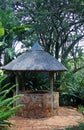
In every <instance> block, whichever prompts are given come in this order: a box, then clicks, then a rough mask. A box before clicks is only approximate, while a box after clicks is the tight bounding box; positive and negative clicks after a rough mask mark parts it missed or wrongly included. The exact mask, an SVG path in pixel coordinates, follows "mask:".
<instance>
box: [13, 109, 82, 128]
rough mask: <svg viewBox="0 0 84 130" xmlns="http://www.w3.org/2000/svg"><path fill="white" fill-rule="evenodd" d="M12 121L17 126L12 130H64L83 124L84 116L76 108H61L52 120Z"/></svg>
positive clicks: (24, 119)
mask: <svg viewBox="0 0 84 130" xmlns="http://www.w3.org/2000/svg"><path fill="white" fill-rule="evenodd" d="M10 121H11V122H12V123H14V124H15V126H13V127H11V128H10V130H64V129H65V128H66V127H70V126H77V125H78V122H83V121H84V116H83V115H82V114H80V113H78V112H77V110H76V108H70V107H69V108H67V107H60V109H59V112H58V115H57V116H53V117H50V118H40V119H29V118H22V117H18V116H15V117H13V118H11V119H10Z"/></svg>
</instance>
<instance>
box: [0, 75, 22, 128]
mask: <svg viewBox="0 0 84 130" xmlns="http://www.w3.org/2000/svg"><path fill="white" fill-rule="evenodd" d="M0 79H1V80H0V83H1V82H2V80H4V77H3V78H2V77H0ZM7 85H8V84H7ZM7 85H5V86H4V87H2V88H1V87H0V130H1V129H2V128H3V127H4V126H5V125H6V126H10V125H12V124H11V123H10V122H9V121H7V120H8V119H9V118H10V117H11V116H13V115H14V114H15V112H16V110H17V109H18V108H19V107H21V106H23V105H17V106H14V107H13V104H14V103H15V102H17V100H19V98H20V97H21V96H22V95H16V96H13V97H10V98H7V94H8V93H9V92H10V91H11V90H12V89H13V88H14V87H15V86H12V87H10V88H9V89H8V88H7ZM5 129H6V128H5Z"/></svg>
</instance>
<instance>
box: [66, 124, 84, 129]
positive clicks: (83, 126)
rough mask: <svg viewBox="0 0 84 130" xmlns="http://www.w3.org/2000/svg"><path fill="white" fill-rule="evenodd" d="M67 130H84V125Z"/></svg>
mask: <svg viewBox="0 0 84 130" xmlns="http://www.w3.org/2000/svg"><path fill="white" fill-rule="evenodd" d="M66 130H84V123H80V124H79V126H73V127H71V128H66Z"/></svg>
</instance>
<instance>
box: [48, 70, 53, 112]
mask: <svg viewBox="0 0 84 130" xmlns="http://www.w3.org/2000/svg"><path fill="white" fill-rule="evenodd" d="M49 75H50V93H51V109H52V110H53V78H54V73H53V72H50V74H49Z"/></svg>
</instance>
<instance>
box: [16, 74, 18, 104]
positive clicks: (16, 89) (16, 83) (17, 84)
mask: <svg viewBox="0 0 84 130" xmlns="http://www.w3.org/2000/svg"><path fill="white" fill-rule="evenodd" d="M18 94H19V81H18V73H16V95H18ZM16 105H18V101H16Z"/></svg>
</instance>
